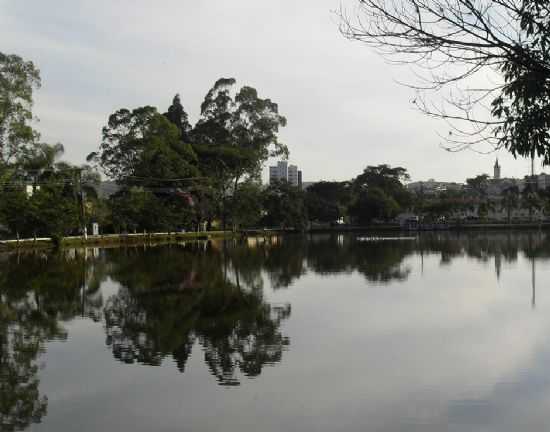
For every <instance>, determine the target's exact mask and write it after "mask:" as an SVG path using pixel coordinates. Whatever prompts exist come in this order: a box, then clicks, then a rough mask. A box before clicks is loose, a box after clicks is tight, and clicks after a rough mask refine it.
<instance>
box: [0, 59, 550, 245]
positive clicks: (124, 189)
mask: <svg viewBox="0 0 550 432" xmlns="http://www.w3.org/2000/svg"><path fill="white" fill-rule="evenodd" d="M0 78H1V79H0V236H1V237H4V238H12V239H15V238H17V239H18V238H37V237H51V238H53V239H54V241H56V242H58V241H60V240H61V239H62V238H63V237H66V236H70V235H73V236H74V235H83V234H86V232H89V231H90V230H91V228H92V225H95V224H97V225H96V226H98V227H99V228H100V233H101V234H110V233H123V234H124V233H151V232H182V231H187V232H189V231H212V230H223V231H226V230H227V231H238V230H242V229H256V228H264V227H269V228H282V229H296V230H305V229H307V228H308V227H311V226H312V225H318V226H319V225H325V226H326V225H343V224H348V225H356V226H366V225H370V224H373V223H379V222H381V223H387V222H395V221H396V217H397V216H398V215H399V214H403V213H406V212H408V213H413V214H416V215H419V216H420V217H422V218H425V219H426V220H431V221H436V220H441V219H442V218H443V219H452V218H457V219H458V218H464V217H465V216H464V215H465V214H470V215H475V218H476V219H478V220H482V221H483V220H490V219H491V212H492V211H493V212H494V211H495V209H497V208H498V209H500V210H502V209H505V211H506V212H507V214H508V222H511V220H512V218H513V215H514V214H515V213H514V212H516V213H517V211H516V210H517V209H522V208H523V209H528V212H529V215H530V216H533V215H538V216H537V217H540V215H542V214H543V213H544V211H545V210H546V209H547V208H549V207H550V205H549V203H550V194H548V193H547V192H546V191H540V190H537V188H535V187H534V186H533V185H532V184H531V183H529V182H527V186H526V187H525V188H523V190H522V191H520V190H519V189H518V188H514V187H511V188H507V189H506V190H503V191H501V192H500V194H499V196H498V197H496V199H495V197H494V196H491V194H490V193H488V192H487V190H488V185H490V181H491V180H490V179H489V178H488V177H487V176H483V175H482V176H478V177H475V178H473V179H469V180H468V181H467V184H466V185H465V186H464V187H462V188H460V189H459V190H441V191H438V192H437V193H435V194H431V195H427V194H424V193H423V192H422V191H420V192H418V191H416V192H415V193H413V192H412V191H411V190H409V189H408V188H407V187H406V182H407V181H408V180H409V174H408V172H407V170H406V169H405V168H403V167H392V166H390V165H385V164H383V165H376V166H374V165H373V166H370V165H369V166H367V167H366V168H365V169H364V170H363V172H362V173H358V175H356V176H355V177H353V178H351V179H349V180H347V181H340V182H337V181H320V182H317V183H314V184H312V185H309V187H308V188H304V189H303V188H301V187H295V186H293V185H291V184H289V183H287V182H274V183H272V184H270V185H268V186H266V185H262V184H261V172H262V168H263V166H264V165H265V162H266V161H267V160H268V158H270V157H280V158H285V157H288V154H289V149H288V147H287V146H286V145H285V144H284V143H282V142H281V141H280V140H279V131H280V129H281V128H282V127H284V126H285V125H286V118H285V117H284V116H283V115H282V114H281V113H279V108H278V105H277V104H276V103H275V102H273V101H272V100H270V99H268V98H262V97H261V96H260V95H259V93H258V91H257V90H256V89H254V88H252V87H249V86H243V87H239V86H237V82H236V80H235V79H233V78H221V79H219V80H218V81H216V82H215V83H214V85H213V87H212V88H211V89H210V90H209V91H208V92H207V94H206V96H205V98H204V101H203V103H202V104H201V107H200V117H199V119H198V121H197V122H196V123H195V124H194V125H192V124H191V122H190V120H189V116H188V115H187V113H186V111H185V109H184V106H183V103H182V100H181V97H180V96H179V95H178V94H176V95H175V96H174V98H173V100H172V101H171V103H170V104H168V103H167V105H169V106H167V108H166V109H159V108H157V107H153V106H150V105H146V106H141V107H132V108H120V109H118V110H116V111H115V112H114V113H112V114H111V115H110V116H109V117H108V118H107V121H106V124H105V126H104V127H103V129H102V140H101V142H100V143H99V146H98V149H97V150H96V151H95V152H92V153H90V154H89V155H88V157H87V160H86V163H85V164H82V165H74V164H70V163H68V162H65V161H63V160H62V157H63V154H64V150H65V148H64V146H63V145H62V144H60V143H56V144H51V143H44V142H43V141H42V140H41V137H40V134H39V133H38V132H37V131H36V130H35V129H34V128H33V124H34V123H33V120H34V114H33V112H32V107H33V94H34V92H35V91H36V90H37V89H38V88H39V87H40V84H41V81H40V73H39V70H38V68H37V67H36V66H35V65H34V64H33V63H32V62H30V61H26V60H24V59H22V58H20V57H19V56H17V55H5V54H1V53H0ZM105 178H106V179H108V182H105V181H102V180H104V179H105ZM106 185H108V186H110V188H109V189H107V188H106V187H105V186H106ZM1 237H0V238H1Z"/></svg>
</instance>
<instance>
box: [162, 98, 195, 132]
mask: <svg viewBox="0 0 550 432" xmlns="http://www.w3.org/2000/svg"><path fill="white" fill-rule="evenodd" d="M164 116H165V117H166V118H167V119H168V120H170V122H171V123H173V124H174V125H176V126H177V128H178V129H179V131H180V133H181V139H182V141H183V142H186V143H188V142H189V141H190V139H189V132H190V131H191V129H192V128H191V124H190V123H189V117H188V115H187V113H186V112H185V109H184V108H183V105H182V104H181V99H180V95H179V93H178V94H176V96H174V99H173V100H172V105H170V106H169V107H168V111H167V112H165V113H164Z"/></svg>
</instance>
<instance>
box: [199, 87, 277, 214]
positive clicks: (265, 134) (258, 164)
mask: <svg viewBox="0 0 550 432" xmlns="http://www.w3.org/2000/svg"><path fill="white" fill-rule="evenodd" d="M235 85H236V80H235V79H234V78H221V79H219V80H218V81H216V83H215V84H214V87H212V89H210V91H209V92H208V93H207V95H206V97H205V99H204V102H203V103H202V105H201V118H200V120H199V121H198V123H197V124H196V125H195V128H194V130H193V132H192V136H191V138H192V141H193V146H194V148H195V151H196V152H197V154H198V155H199V160H200V165H201V166H202V167H203V174H205V175H208V176H211V177H212V187H214V188H215V189H216V191H217V195H218V199H219V202H220V203H221V206H222V217H223V216H225V208H226V200H227V197H228V196H229V195H231V196H233V197H236V196H237V189H238V187H239V182H240V181H241V180H243V179H244V178H258V177H259V175H260V172H261V168H262V166H263V164H264V162H265V161H266V160H267V159H268V158H269V157H270V156H272V157H276V156H286V155H288V149H287V147H286V146H285V145H284V144H283V143H281V142H280V141H279V139H278V132H279V128H281V127H284V126H285V125H286V119H285V118H284V117H283V116H282V115H280V114H279V107H278V106H277V104H276V103H274V102H272V101H271V100H270V99H262V98H260V97H259V96H258V92H257V91H256V89H254V88H252V87H248V86H245V87H242V88H241V89H240V90H238V91H235V90H234V87H235ZM233 207H234V206H233ZM224 219H225V218H224Z"/></svg>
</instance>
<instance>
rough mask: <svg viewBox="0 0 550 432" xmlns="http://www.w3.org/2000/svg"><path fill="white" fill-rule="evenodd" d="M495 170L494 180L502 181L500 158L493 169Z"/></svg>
mask: <svg viewBox="0 0 550 432" xmlns="http://www.w3.org/2000/svg"><path fill="white" fill-rule="evenodd" d="M493 170H494V176H493V178H494V179H495V180H500V165H499V164H498V158H497V160H496V162H495V166H494V167H493Z"/></svg>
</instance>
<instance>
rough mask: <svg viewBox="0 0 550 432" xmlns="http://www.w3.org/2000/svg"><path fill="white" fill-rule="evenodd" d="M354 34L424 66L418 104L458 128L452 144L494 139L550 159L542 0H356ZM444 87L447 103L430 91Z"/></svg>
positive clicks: (350, 29) (349, 22)
mask: <svg viewBox="0 0 550 432" xmlns="http://www.w3.org/2000/svg"><path fill="white" fill-rule="evenodd" d="M357 4H358V9H359V13H358V17H357V19H350V18H349V16H347V14H345V13H342V31H343V32H344V34H345V35H346V36H347V37H349V38H350V39H354V40H360V41H362V42H365V43H367V44H368V45H370V46H373V47H376V48H379V49H380V50H381V51H382V52H383V54H385V55H389V56H390V57H391V58H392V60H393V61H394V62H397V63H404V64H407V65H416V66H418V68H417V71H418V73H419V75H420V83H416V84H412V85H411V86H412V87H413V88H415V90H416V91H417V97H416V98H415V103H416V105H417V106H418V107H419V108H420V109H421V110H422V111H423V112H425V113H426V114H428V115H431V116H437V117H442V118H445V119H446V120H448V121H449V122H450V123H451V126H452V133H450V134H449V141H450V143H451V147H450V148H451V149H454V150H460V149H464V148H467V147H468V146H470V145H475V144H479V143H483V142H489V143H490V144H492V145H494V146H495V147H496V148H499V147H503V148H506V149H507V150H508V151H510V152H511V153H512V154H513V155H514V156H523V157H533V156H535V155H538V156H540V157H542V158H543V160H544V162H545V163H546V164H548V163H550V151H549V145H550V141H549V139H550V135H549V133H548V130H549V126H550V109H549V106H550V97H549V95H550V54H549V50H548V46H549V43H550V24H549V21H548V14H549V13H550V7H549V5H548V2H547V1H541V0H505V1H501V0H499V1H493V0H478V1H471V0H357ZM430 91H431V92H437V93H440V92H442V91H445V93H446V94H444V95H442V96H443V100H444V102H443V104H442V105H443V106H440V105H441V104H439V103H433V104H432V103H429V102H427V101H426V100H425V96H424V95H425V93H426V92H430Z"/></svg>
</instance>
